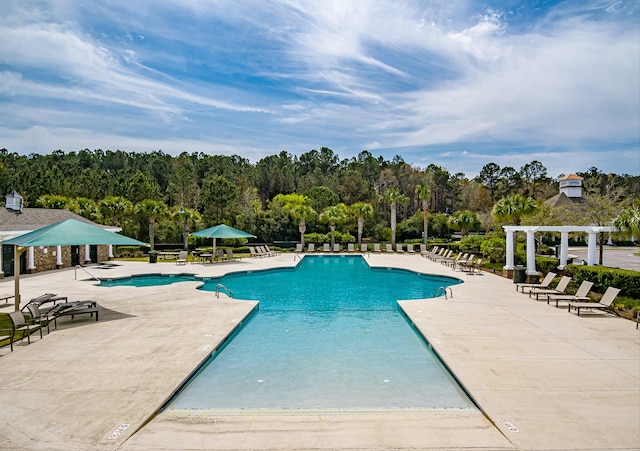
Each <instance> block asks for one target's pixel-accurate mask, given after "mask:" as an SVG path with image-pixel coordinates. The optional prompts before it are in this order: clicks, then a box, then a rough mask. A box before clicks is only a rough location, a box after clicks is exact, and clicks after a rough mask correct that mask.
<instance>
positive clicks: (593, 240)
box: [587, 230, 598, 266]
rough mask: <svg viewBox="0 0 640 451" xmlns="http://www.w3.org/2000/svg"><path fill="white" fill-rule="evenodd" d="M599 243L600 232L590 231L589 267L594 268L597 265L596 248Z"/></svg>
mask: <svg viewBox="0 0 640 451" xmlns="http://www.w3.org/2000/svg"><path fill="white" fill-rule="evenodd" d="M597 242H598V232H597V231H595V230H590V231H589V240H588V242H587V244H588V248H587V249H588V250H587V265H589V266H593V265H595V264H596V247H597Z"/></svg>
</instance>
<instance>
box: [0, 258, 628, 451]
mask: <svg viewBox="0 0 640 451" xmlns="http://www.w3.org/2000/svg"><path fill="white" fill-rule="evenodd" d="M297 261H298V259H297V258H296V257H294V255H293V254H283V255H280V256H278V257H271V258H263V259H243V260H241V261H236V262H228V263H223V264H213V265H201V264H195V265H192V264H188V265H186V266H177V265H175V264H171V263H159V264H155V265H151V264H148V263H134V262H115V263H114V264H113V265H111V264H109V265H102V266H93V267H90V268H88V271H89V272H90V273H91V274H93V275H95V276H97V277H100V278H107V277H122V276H128V275H131V274H142V273H150V272H151V273H160V272H161V273H163V274H170V273H174V274H177V273H195V274H197V275H200V276H215V275H221V274H223V273H225V272H228V271H244V270H257V269H266V268H272V267H282V266H293V265H295V264H296V263H297ZM367 261H368V262H369V263H370V264H371V265H372V266H383V267H385V266H386V267H398V268H407V269H412V270H416V271H420V272H425V273H433V274H443V275H449V276H451V275H453V276H457V277H459V278H461V279H463V280H464V281H465V283H464V284H461V285H456V286H454V287H453V298H450V299H447V300H445V299H443V298H440V299H430V300H424V301H406V302H401V303H400V304H401V307H402V308H403V309H404V310H405V312H406V313H407V315H408V317H409V318H410V319H411V320H412V321H413V323H414V324H415V325H416V327H417V328H418V329H419V330H420V331H421V332H422V333H423V335H424V336H425V337H426V338H427V340H428V341H429V342H430V343H431V346H432V347H433V349H434V350H435V351H436V352H437V353H438V354H439V355H440V357H441V358H442V359H443V360H444V361H445V362H446V364H447V366H448V367H449V368H450V369H451V371H452V372H453V373H454V374H455V376H456V377H457V378H458V380H459V381H460V382H461V384H462V385H463V386H464V387H465V388H466V389H467V391H468V392H469V393H470V395H471V396H472V398H473V399H474V400H475V401H476V403H477V404H478V405H479V406H480V408H481V409H482V412H469V411H456V410H437V411H406V412H402V411H386V412H379V411H366V412H344V413H340V412H330V411H328V412H311V411H307V412H221V411H220V412H216V411H212V412H208V413H206V414H201V415H187V414H172V413H162V414H160V415H155V413H156V411H157V410H158V408H159V407H160V406H162V405H163V403H164V402H165V401H166V400H167V399H168V398H169V397H170V396H171V394H172V393H173V392H174V391H175V390H176V388H177V387H178V386H179V385H180V384H181V383H182V382H183V381H184V380H185V379H186V378H188V376H189V375H190V374H191V373H192V371H193V370H194V369H195V368H196V367H197V366H198V365H199V364H200V362H202V361H203V360H205V359H206V358H207V356H208V355H209V354H210V353H211V351H212V350H213V349H214V348H215V347H216V346H217V345H218V344H219V343H221V342H222V341H223V340H224V338H225V337H226V336H227V335H228V334H229V333H231V331H232V330H233V328H234V327H236V325H237V324H238V323H239V322H241V321H242V319H243V318H245V317H246V316H247V315H248V314H249V313H250V312H251V310H252V309H253V308H254V306H255V302H245V301H239V300H234V299H229V298H226V297H225V296H221V297H220V298H219V299H218V298H216V297H215V296H214V294H213V293H211V292H200V291H198V290H195V287H196V286H197V285H198V283H197V282H180V283H177V284H173V285H165V286H157V287H147V288H132V287H112V288H105V287H99V286H97V285H96V284H95V282H94V281H91V280H90V279H89V277H88V275H87V274H86V273H84V272H83V271H78V272H77V276H78V280H75V278H74V270H73V269H65V270H60V271H51V272H47V273H40V274H35V275H30V276H22V277H21V288H22V297H23V304H24V303H26V301H28V299H30V298H32V297H35V296H38V295H40V294H42V293H44V292H54V293H58V294H60V295H66V296H69V300H81V299H93V300H95V301H97V302H98V304H99V306H100V307H101V311H100V321H98V322H96V321H95V320H93V319H91V318H86V317H85V318H82V317H77V318H75V319H74V320H73V321H72V320H70V318H64V319H61V320H60V321H58V329H57V330H55V331H53V330H52V331H51V334H50V335H46V334H45V336H44V338H43V339H40V337H39V335H38V334H37V333H36V338H35V339H33V340H32V344H31V345H27V344H26V342H25V343H23V344H18V345H17V346H16V350H15V352H13V353H12V352H10V350H9V347H8V346H5V347H3V348H0V411H1V412H2V420H1V422H0V449H7V450H8V449H11V450H15V449H65V450H68V449H78V450H80V449H83V450H84V449H125V450H147V449H244V450H248V449H325V450H327V449H485V450H486V449H523V450H524V449H528V450H533V449H535V450H541V449H620V450H622V449H638V448H640V332H639V331H638V330H636V329H635V323H633V322H632V321H629V320H625V319H622V318H618V317H615V316H611V315H602V314H598V315H596V314H593V315H590V314H584V316H581V317H577V316H576V315H574V314H573V313H571V314H569V313H567V311H566V309H556V308H555V307H552V306H549V305H547V303H546V302H541V301H538V302H536V301H535V300H531V299H529V297H528V296H527V295H523V294H521V293H516V291H515V289H514V286H513V283H512V281H511V280H508V279H504V278H502V277H499V276H496V275H493V274H488V273H484V274H482V275H469V274H466V273H459V272H455V273H454V272H453V271H452V270H451V269H450V268H448V267H445V266H442V265H440V264H438V263H433V262H431V261H429V260H427V259H424V258H422V257H420V256H417V255H406V254H405V255H387V254H370V255H369V257H368V258H367ZM12 291H13V278H8V279H4V280H2V281H0V293H11V292H12ZM5 311H6V310H5Z"/></svg>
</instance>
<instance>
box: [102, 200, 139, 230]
mask: <svg viewBox="0 0 640 451" xmlns="http://www.w3.org/2000/svg"><path fill="white" fill-rule="evenodd" d="M98 208H99V209H100V214H102V219H103V220H104V221H107V220H109V221H110V222H111V225H112V226H119V225H120V220H121V219H122V216H126V215H128V214H129V213H130V212H131V209H132V208H133V205H132V204H131V202H130V201H129V200H128V199H126V198H124V197H122V196H108V197H105V198H104V199H102V200H101V201H100V203H99V204H98Z"/></svg>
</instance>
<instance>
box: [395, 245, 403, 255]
mask: <svg viewBox="0 0 640 451" xmlns="http://www.w3.org/2000/svg"><path fill="white" fill-rule="evenodd" d="M396 252H397V253H399V254H400V253H402V252H404V249H403V248H402V244H396Z"/></svg>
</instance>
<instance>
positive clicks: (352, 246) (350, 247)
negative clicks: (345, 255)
mask: <svg viewBox="0 0 640 451" xmlns="http://www.w3.org/2000/svg"><path fill="white" fill-rule="evenodd" d="M355 251H356V249H355V247H354V245H353V243H348V244H347V252H355Z"/></svg>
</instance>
